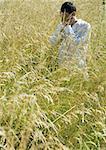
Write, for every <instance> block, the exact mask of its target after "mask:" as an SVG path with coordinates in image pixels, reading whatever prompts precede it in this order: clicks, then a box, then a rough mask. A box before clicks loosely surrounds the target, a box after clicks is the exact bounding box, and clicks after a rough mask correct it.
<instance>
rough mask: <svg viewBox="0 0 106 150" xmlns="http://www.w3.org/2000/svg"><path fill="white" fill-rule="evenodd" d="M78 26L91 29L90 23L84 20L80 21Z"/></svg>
mask: <svg viewBox="0 0 106 150" xmlns="http://www.w3.org/2000/svg"><path fill="white" fill-rule="evenodd" d="M78 25H79V26H80V27H83V28H87V29H90V28H91V25H90V23H88V22H87V21H85V20H82V19H78Z"/></svg>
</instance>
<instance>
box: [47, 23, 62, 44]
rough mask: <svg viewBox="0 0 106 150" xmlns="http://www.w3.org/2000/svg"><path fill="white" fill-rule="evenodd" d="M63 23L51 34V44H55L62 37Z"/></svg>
mask: <svg viewBox="0 0 106 150" xmlns="http://www.w3.org/2000/svg"><path fill="white" fill-rule="evenodd" d="M63 27H64V26H63V25H62V23H60V24H59V25H58V26H57V27H56V30H55V32H54V33H53V34H52V35H51V36H50V38H49V42H50V44H51V45H53V46H55V45H56V44H57V43H58V42H59V41H60V40H61V38H62V32H61V31H62V29H63Z"/></svg>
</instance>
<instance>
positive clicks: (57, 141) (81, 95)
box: [0, 0, 106, 150]
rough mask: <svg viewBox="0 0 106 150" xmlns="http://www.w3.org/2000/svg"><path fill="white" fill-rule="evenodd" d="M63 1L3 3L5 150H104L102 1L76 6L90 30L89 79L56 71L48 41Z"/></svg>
mask: <svg viewBox="0 0 106 150" xmlns="http://www.w3.org/2000/svg"><path fill="white" fill-rule="evenodd" d="M62 2H63V0H59V1H55V0H54V1H48V0H46V1H43V0H39V1H37V0H36V1H35V0H30V1H28V0H5V1H2V2H1V3H0V149H1V150H4V149H5V150H15V149H16V150H29V149H30V150H67V149H69V150H105V149H106V69H105V66H106V60H105V58H106V55H105V54H106V52H105V43H106V40H105V39H106V38H105V34H104V33H105V31H106V28H105V22H106V20H105V15H104V12H103V11H104V10H103V7H102V0H101V1H99V0H94V1H92V0H89V1H88V0H86V1H85V0H76V1H75V3H76V6H77V8H78V14H77V15H78V17H81V18H83V19H85V20H87V21H88V22H90V23H91V26H92V36H91V42H90V45H89V50H88V63H87V65H88V74H89V79H88V80H85V79H84V77H83V74H82V72H81V71H80V70H78V69H73V70H72V71H71V73H70V71H69V70H68V69H66V68H65V67H61V68H60V67H59V66H58V64H57V55H58V50H57V49H58V46H57V47H54V48H53V47H51V46H50V45H49V43H48V38H49V36H50V34H51V33H52V32H53V30H54V28H55V25H56V24H57V23H58V21H59V8H60V6H61V3H62Z"/></svg>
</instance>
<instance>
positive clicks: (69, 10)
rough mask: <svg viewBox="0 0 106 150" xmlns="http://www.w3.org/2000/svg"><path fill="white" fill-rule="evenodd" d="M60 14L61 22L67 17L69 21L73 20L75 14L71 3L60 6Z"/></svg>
mask: <svg viewBox="0 0 106 150" xmlns="http://www.w3.org/2000/svg"><path fill="white" fill-rule="evenodd" d="M60 14H61V17H62V22H63V21H67V19H69V17H71V18H70V19H73V18H74V17H75V14H76V7H75V6H74V5H73V3H71V2H65V3H63V4H62V6H61V10H60Z"/></svg>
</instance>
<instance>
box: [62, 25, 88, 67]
mask: <svg viewBox="0 0 106 150" xmlns="http://www.w3.org/2000/svg"><path fill="white" fill-rule="evenodd" d="M90 31H91V26H90V24H85V25H82V26H81V29H80V30H79V34H77V35H76V34H75V33H74V31H73V29H72V27H71V26H70V25H68V26H66V27H65V28H64V32H65V34H66V36H67V38H71V39H72V41H73V43H74V45H76V57H77V62H78V66H79V68H85V67H86V52H87V48H88V42H89V39H90ZM70 41H71V40H70ZM72 41H71V42H70V44H71V45H72V44H73V43H72Z"/></svg>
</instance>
